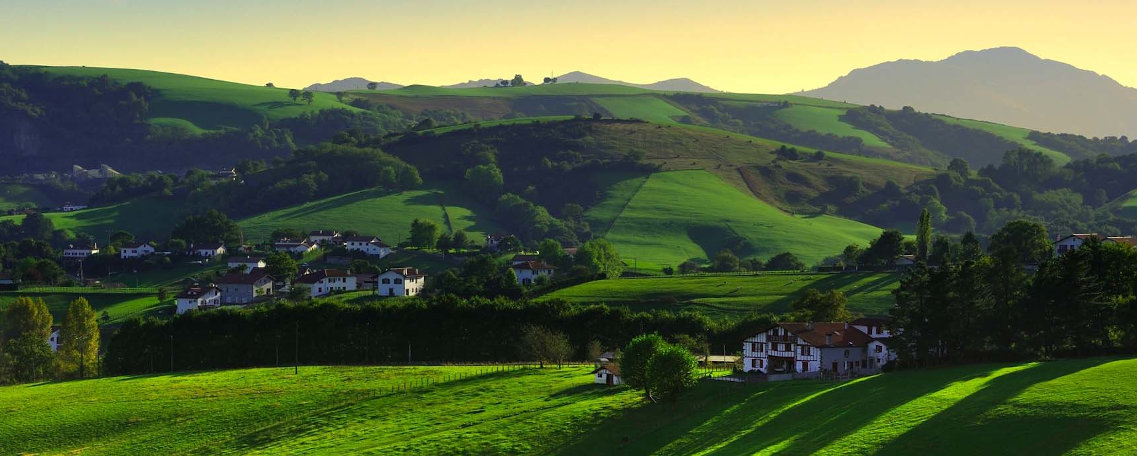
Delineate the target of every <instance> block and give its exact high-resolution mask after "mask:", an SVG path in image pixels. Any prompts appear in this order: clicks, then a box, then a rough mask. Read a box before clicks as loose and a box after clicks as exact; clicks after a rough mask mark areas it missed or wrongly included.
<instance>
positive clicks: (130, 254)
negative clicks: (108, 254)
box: [118, 242, 155, 259]
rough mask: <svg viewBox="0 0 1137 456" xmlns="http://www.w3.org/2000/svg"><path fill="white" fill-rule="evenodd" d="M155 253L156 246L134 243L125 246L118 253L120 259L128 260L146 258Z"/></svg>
mask: <svg viewBox="0 0 1137 456" xmlns="http://www.w3.org/2000/svg"><path fill="white" fill-rule="evenodd" d="M154 252H155V250H154V246H152V245H150V244H149V243H146V242H132V243H130V244H124V245H123V246H122V249H121V250H119V251H118V257H119V258H122V259H127V258H142V257H144V256H149V255H153V254H154Z"/></svg>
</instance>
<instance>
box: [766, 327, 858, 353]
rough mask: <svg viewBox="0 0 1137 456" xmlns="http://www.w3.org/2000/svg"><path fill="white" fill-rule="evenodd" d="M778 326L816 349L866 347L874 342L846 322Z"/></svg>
mask: <svg viewBox="0 0 1137 456" xmlns="http://www.w3.org/2000/svg"><path fill="white" fill-rule="evenodd" d="M778 326H780V327H782V328H785V329H786V331H789V333H790V334H793V335H795V336H797V337H798V338H799V339H801V340H803V341H805V342H806V343H808V344H809V345H812V346H814V347H864V346H866V345H868V343H869V342H872V337H870V336H869V335H868V334H865V333H864V332H861V330H859V329H857V328H854V327H853V326H852V325H851V324H848V323H844V322H826V323H778ZM827 336H828V337H827Z"/></svg>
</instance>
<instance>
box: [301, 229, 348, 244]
mask: <svg viewBox="0 0 1137 456" xmlns="http://www.w3.org/2000/svg"><path fill="white" fill-rule="evenodd" d="M339 241H340V233H339V231H336V230H316V231H312V232H310V233H308V242H309V243H311V244H314V245H315V244H336V243H338V242H339Z"/></svg>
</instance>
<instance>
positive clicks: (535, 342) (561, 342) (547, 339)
mask: <svg viewBox="0 0 1137 456" xmlns="http://www.w3.org/2000/svg"><path fill="white" fill-rule="evenodd" d="M521 349H522V350H523V351H524V353H523V355H525V356H526V357H528V358H530V359H535V360H537V362H538V363H539V364H540V367H542V368H544V367H545V363H546V362H548V363H554V362H555V363H557V366H558V367H559V366H560V365H561V363H563V362H564V361H565V360H566V359H568V357H569V356H572V345H570V344H569V339H568V336H566V335H564V334H563V333H559V332H556V331H552V330H549V329H548V328H545V327H542V326H526V327H524V328H522V329H521Z"/></svg>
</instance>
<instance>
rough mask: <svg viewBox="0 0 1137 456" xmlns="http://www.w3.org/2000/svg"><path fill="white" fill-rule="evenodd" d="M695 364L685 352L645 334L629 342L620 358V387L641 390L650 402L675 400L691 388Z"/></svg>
mask: <svg viewBox="0 0 1137 456" xmlns="http://www.w3.org/2000/svg"><path fill="white" fill-rule="evenodd" d="M696 365H697V361H696V360H695V355H692V354H691V352H690V351H688V350H687V349H686V348H683V347H680V346H677V345H672V344H669V343H667V342H666V341H664V340H663V338H662V337H660V336H659V334H645V335H642V336H638V337H636V338H635V339H632V341H631V342H629V343H628V346H627V347H625V348H624V353H623V354H622V355H621V356H620V372H621V374H622V377H623V380H624V383H626V384H627V385H628V386H631V387H632V388H637V389H640V388H642V389H643V390H644V396H646V397H647V398H648V399H651V400H652V401H653V402H654V401H655V400H656V398H663V399H668V400H672V401H673V400H675V399H677V398H678V397H679V395H680V394H682V392H683V391H684V390H686V389H687V388H690V387H691V386H694V384H695V374H694V371H695V367H696Z"/></svg>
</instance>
